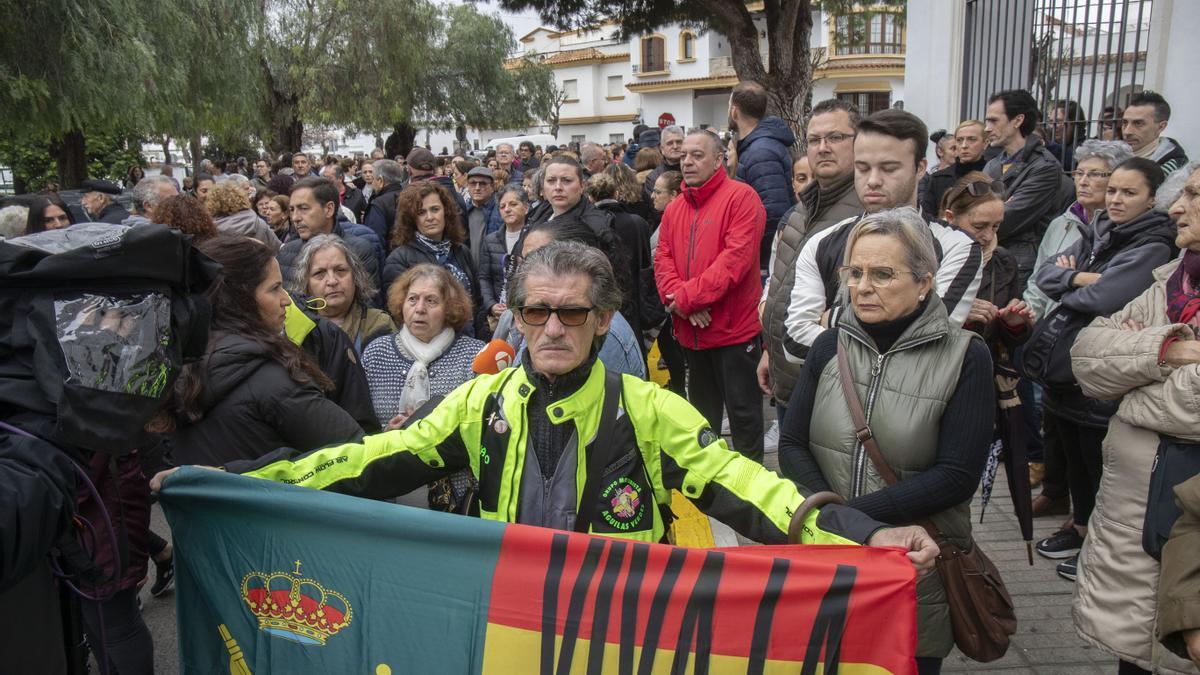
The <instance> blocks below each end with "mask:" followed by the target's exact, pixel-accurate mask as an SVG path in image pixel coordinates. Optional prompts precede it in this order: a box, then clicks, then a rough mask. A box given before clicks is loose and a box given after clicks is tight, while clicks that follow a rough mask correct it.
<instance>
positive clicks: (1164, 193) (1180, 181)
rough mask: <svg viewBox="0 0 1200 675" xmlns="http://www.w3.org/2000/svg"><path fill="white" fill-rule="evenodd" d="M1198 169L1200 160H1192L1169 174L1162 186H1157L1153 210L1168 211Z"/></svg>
mask: <svg viewBox="0 0 1200 675" xmlns="http://www.w3.org/2000/svg"><path fill="white" fill-rule="evenodd" d="M1198 169H1200V160H1196V159H1193V160H1192V161H1190V162H1188V163H1187V164H1184V165H1183V166H1181V167H1179V168H1178V169H1175V170H1174V171H1172V172H1171V175H1169V176H1167V179H1166V180H1165V181H1163V184H1162V185H1160V186H1158V192H1156V193H1155V196H1154V208H1156V209H1158V210H1159V211H1170V210H1171V205H1172V204H1174V203H1175V201H1176V200H1177V199H1179V195H1181V194H1183V186H1184V185H1187V182H1188V179H1189V178H1191V177H1192V174H1193V173H1195V172H1196V171H1197V170H1198Z"/></svg>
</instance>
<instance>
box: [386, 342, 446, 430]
mask: <svg viewBox="0 0 1200 675" xmlns="http://www.w3.org/2000/svg"><path fill="white" fill-rule="evenodd" d="M453 343H454V329H453V328H450V327H446V328H443V329H442V332H441V333H438V334H437V335H435V336H434V338H433V339H432V340H430V341H429V342H422V341H421V340H420V339H418V338H417V337H416V336H415V335H413V334H412V333H410V332H409V331H408V326H402V327H401V328H400V331H399V332H398V333H396V349H398V350H400V353H401V354H402V355H403V356H404V357H405V358H408V359H412V362H413V364H412V365H411V366H409V368H408V376H407V377H405V378H404V388H403V389H402V390H401V391H400V404H399V406H398V408H399V412H400V413H402V414H405V415H407V414H410V413H411V412H412V411H414V410H416V409H417V408H419V407H421V405H422V404H424V403H425V402H426V401H428V400H429V364H430V363H433V362H434V361H436V360H437V359H438V357H440V356H441V355H442V354H444V353H446V350H447V349H449V348H450V345H451V344H453Z"/></svg>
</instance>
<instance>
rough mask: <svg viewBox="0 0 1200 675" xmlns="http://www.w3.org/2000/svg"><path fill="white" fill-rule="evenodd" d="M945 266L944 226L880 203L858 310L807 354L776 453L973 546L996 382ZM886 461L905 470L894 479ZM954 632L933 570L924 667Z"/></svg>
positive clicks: (872, 511)
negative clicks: (860, 417)
mask: <svg viewBox="0 0 1200 675" xmlns="http://www.w3.org/2000/svg"><path fill="white" fill-rule="evenodd" d="M937 268H938V259H937V253H936V251H935V249H934V241H933V237H932V236H931V234H930V231H929V227H928V226H927V225H926V224H925V221H924V220H923V219H922V218H921V216H920V215H919V214H918V213H917V211H916V210H915V209H912V208H911V207H905V208H900V209H894V210H888V211H881V212H879V213H876V214H872V215H869V216H867V217H866V218H864V219H863V220H862V221H861V222H859V223H858V224H857V225H855V226H854V228H853V230H851V232H850V235H849V239H848V241H847V243H846V257H845V264H844V266H843V267H842V268H841V270H840V273H841V277H842V280H843V282H842V291H841V293H842V295H847V294H848V305H849V307H850V308H851V309H852V310H853V311H850V312H843V313H842V315H841V318H840V320H839V321H838V324H837V325H836V326H832V327H831V328H830V330H827V331H824V332H822V333H821V335H820V337H818V338H817V339H816V341H815V342H814V343H813V345H812V348H811V349H810V350H809V352H808V358H807V359H806V360H805V362H804V369H803V370H802V371H801V374H800V378H799V381H798V383H797V384H796V388H795V390H794V391H793V392H792V399H791V401H790V402H789V403H788V414H787V417H786V418H785V419H784V424H783V428H782V429H781V438H780V443H779V465H780V468H781V470H782V471H783V475H784V476H786V477H788V478H790V479H792V480H793V481H795V482H796V484H797V485H799V486H800V487H801V489H802V491H803V490H832V491H834V492H836V493H837V494H839V495H841V496H842V497H843V498H845V499H846V500H847V503H848V504H849V505H850V506H853V507H854V508H856V509H858V510H860V511H862V512H864V513H866V514H868V515H870V516H871V517H872V518H875V519H877V520H881V521H883V522H885V523H891V524H896V525H900V524H910V523H915V522H919V521H921V520H925V519H929V520H932V521H933V523H934V524H935V525H936V526H937V527H938V529H940V530H941V531H942V533H943V534H944V535H946V537H947V538H948V539H949V540H950V541H951V542H953V543H954V544H956V545H958V546H959V547H962V548H965V547H966V546H967V544H968V542H969V541H970V539H971V498H972V496H973V495H974V494H975V488H976V487H977V486H978V485H979V479H980V476H981V474H982V472H983V467H984V463H985V461H986V459H987V456H988V448H989V446H990V445H991V439H992V424H993V420H994V418H995V393H994V386H993V383H992V363H991V359H990V358H989V356H988V350H987V347H986V346H984V344H983V341H982V340H980V339H979V338H978V336H977V335H976V334H975V333H973V332H970V331H967V330H964V329H963V328H961V327H960V326H958V325H956V323H955V322H952V321H951V320H950V316H949V314H948V313H947V311H946V305H945V303H943V302H941V300H940V299H939V298H938V296H937V293H936V288H935V281H934V275H935V274H936V272H937ZM843 355H844V361H845V365H844V366H842V365H840V364H839V361H840V360H843ZM843 368H845V369H848V371H849V375H850V377H851V380H852V381H853V390H854V392H853V396H856V397H857V398H858V401H859V405H861V406H862V407H864V408H868V407H869V409H870V411H871V418H870V423H871V430H872V431H873V432H874V437H875V439H876V441H877V443H878V445H879V449H880V451H881V453H882V455H883V460H884V462H885V463H886V465H887V467H881V468H877V467H876V466H875V465H874V464H873V462H872V460H871V459H869V458H868V456H867V455H866V454H865V453H864V449H863V446H862V445H861V444H860V443H858V442H857V440H856V435H855V429H856V428H857V425H856V424H855V423H854V421H853V415H852V413H851V412H850V410H851V407H850V403H849V401H850V399H848V398H847V393H846V392H845V391H844V390H843V385H842V383H841V379H840V377H841V376H840V373H841V371H842V369H843ZM883 468H887V469H890V473H894V474H896V475H898V476H899V479H900V482H897V483H895V484H891V485H889V484H888V483H887V482H886V481H885V480H884V479H883V478H881V477H880V476H881V475H883V474H884V471H883ZM953 644H954V640H953V637H952V635H951V627H950V616H949V613H948V606H947V604H946V596H945V591H944V590H943V588H942V582H941V579H940V578H939V576H938V575H937V574H930V575H928V576H926V577H923V578H922V579H920V580H919V581H918V582H917V654H918V657H917V665H918V669H919V671H920V672H937V670H938V668H939V667H940V664H941V660H942V657H943V656H944V655H945V654H946V653H948V652H949V651H950V648H951V647H952V646H953Z"/></svg>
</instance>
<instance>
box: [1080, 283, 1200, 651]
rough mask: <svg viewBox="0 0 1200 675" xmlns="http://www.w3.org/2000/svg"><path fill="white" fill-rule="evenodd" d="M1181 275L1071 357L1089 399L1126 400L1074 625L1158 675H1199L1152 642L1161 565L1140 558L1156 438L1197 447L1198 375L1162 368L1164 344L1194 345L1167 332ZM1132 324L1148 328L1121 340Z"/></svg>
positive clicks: (1112, 426) (1097, 329)
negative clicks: (1169, 290)
mask: <svg viewBox="0 0 1200 675" xmlns="http://www.w3.org/2000/svg"><path fill="white" fill-rule="evenodd" d="M1178 265H1179V260H1173V261H1171V262H1170V263H1167V264H1166V265H1163V266H1162V267H1159V268H1158V269H1156V270H1154V284H1153V285H1152V286H1151V287H1150V288H1148V289H1146V290H1145V291H1144V292H1143V293H1142V294H1141V295H1140V296H1138V297H1137V298H1135V299H1134V300H1133V301H1132V302H1130V303H1129V304H1128V305H1126V306H1125V307H1124V308H1122V309H1121V310H1120V311H1118V312H1117V313H1116V314H1113V315H1112V316H1111V317H1103V316H1102V317H1099V318H1097V319H1096V320H1095V321H1093V322H1092V323H1091V325H1089V326H1088V327H1087V328H1084V329H1083V330H1082V331H1080V333H1079V337H1078V338H1077V339H1076V340H1075V345H1074V346H1073V347H1072V348H1071V367H1072V370H1074V372H1075V377H1076V378H1077V379H1078V381H1079V384H1080V386H1081V387H1082V388H1083V393H1084V394H1085V395H1087V396H1090V397H1092V398H1098V399H1106V400H1116V399H1120V400H1121V404H1120V407H1119V408H1118V409H1117V413H1116V415H1114V416H1113V418H1112V420H1111V421H1110V422H1109V425H1108V435H1107V436H1105V438H1104V445H1103V452H1104V475H1103V477H1102V478H1101V480H1100V492H1099V494H1097V495H1096V508H1095V510H1094V511H1093V512H1092V517H1091V520H1089V521H1088V536H1087V539H1085V540H1084V544H1083V550H1082V551H1080V553H1079V577H1078V581H1077V583H1076V590H1075V603H1074V608H1073V615H1074V619H1075V627H1076V629H1077V630H1078V631H1079V634H1080V635H1081V636H1082V637H1083V638H1084V639H1085V640H1086V641H1088V642H1090V643H1091V644H1093V645H1095V646H1096V647H1098V648H1100V649H1102V650H1104V651H1105V652H1108V653H1110V654H1113V655H1114V656H1117V657H1118V658H1120V659H1123V660H1125V661H1130V662H1132V663H1135V664H1137V665H1138V666H1141V667H1142V668H1145V669H1147V670H1152V671H1155V672H1164V673H1196V672H1197V669H1196V667H1195V666H1194V665H1193V664H1192V663H1191V662H1190V661H1186V660H1184V659H1180V658H1179V657H1178V656H1176V655H1175V654H1173V653H1171V652H1170V651H1168V650H1167V649H1165V648H1164V647H1163V646H1162V645H1161V644H1160V643H1159V642H1158V640H1156V639H1155V621H1156V619H1157V615H1158V611H1157V607H1156V604H1157V599H1158V596H1159V588H1158V585H1159V564H1158V561H1156V560H1155V559H1154V558H1151V557H1150V556H1149V555H1146V552H1145V551H1144V550H1142V522H1143V521H1144V520H1145V516H1146V493H1147V491H1148V486H1149V485H1150V469H1151V466H1152V465H1153V463H1154V456H1155V453H1156V452H1157V450H1158V440H1159V437H1158V435H1159V434H1160V433H1161V434H1169V435H1171V436H1176V437H1178V438H1181V439H1183V440H1186V441H1191V442H1200V406H1198V405H1196V401H1197V400H1198V398H1200V365H1197V364H1193V365H1189V366H1185V367H1183V368H1171V367H1169V366H1160V365H1158V356H1159V350H1160V348H1161V347H1162V343H1163V340H1164V339H1165V338H1166V337H1168V336H1170V335H1178V336H1180V337H1182V338H1185V339H1193V338H1194V337H1195V336H1194V335H1193V334H1192V330H1191V328H1189V327H1188V326H1186V325H1184V324H1171V323H1168V322H1167V311H1166V306H1167V300H1166V281H1167V278H1169V277H1170V276H1171V273H1172V272H1174V271H1175V268H1176V267H1178ZM1129 319H1133V320H1135V321H1139V322H1141V323H1142V324H1143V325H1144V326H1145V328H1144V329H1143V330H1140V331H1125V330H1121V324H1122V323H1123V322H1125V321H1126V320H1129Z"/></svg>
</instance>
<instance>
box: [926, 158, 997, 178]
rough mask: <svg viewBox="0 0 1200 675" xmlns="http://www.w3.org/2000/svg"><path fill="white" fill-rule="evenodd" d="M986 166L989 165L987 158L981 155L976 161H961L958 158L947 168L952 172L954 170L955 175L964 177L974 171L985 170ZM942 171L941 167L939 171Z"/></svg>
mask: <svg viewBox="0 0 1200 675" xmlns="http://www.w3.org/2000/svg"><path fill="white" fill-rule="evenodd" d="M985 166H987V160H986V159H984V158H983V157H980V158H979V159H977V160H975V161H974V162H960V161H958V160H957V159H956V160H954V163H953V164H951V165H950V166H948V167H946V169H948V170H949V171H950V172H953V174H954V176H956V177H958V178H962V177H963V176H965V175H967V174H969V173H971V172H972V171H983V167H985ZM941 172H942V170H940V169H939V170H938V173H941Z"/></svg>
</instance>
